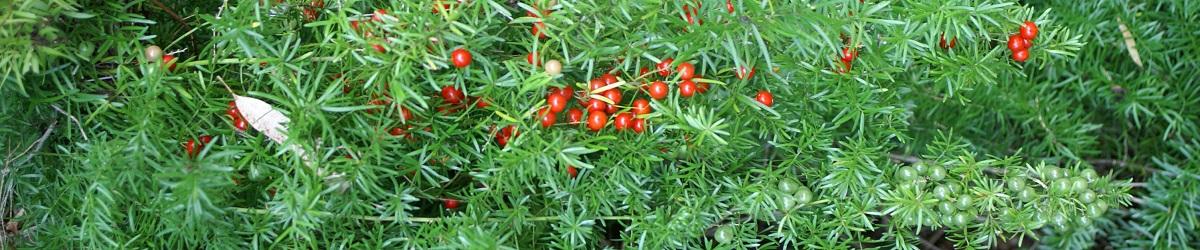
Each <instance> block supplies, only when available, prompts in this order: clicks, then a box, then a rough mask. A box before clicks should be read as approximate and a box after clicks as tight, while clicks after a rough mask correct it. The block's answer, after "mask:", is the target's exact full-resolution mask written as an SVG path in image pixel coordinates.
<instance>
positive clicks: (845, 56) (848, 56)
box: [842, 48, 858, 63]
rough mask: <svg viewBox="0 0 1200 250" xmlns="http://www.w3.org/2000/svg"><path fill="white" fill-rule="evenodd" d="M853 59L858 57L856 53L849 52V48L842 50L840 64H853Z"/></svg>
mask: <svg viewBox="0 0 1200 250" xmlns="http://www.w3.org/2000/svg"><path fill="white" fill-rule="evenodd" d="M855 57H858V51H853V50H850V48H842V62H844V63H849V62H853V61H854V58H855Z"/></svg>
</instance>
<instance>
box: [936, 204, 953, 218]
mask: <svg viewBox="0 0 1200 250" xmlns="http://www.w3.org/2000/svg"><path fill="white" fill-rule="evenodd" d="M938 211H940V212H942V214H944V215H947V216H949V215H952V214H954V212H955V211H958V208H955V207H954V203H950V201H942V202H939V203H938Z"/></svg>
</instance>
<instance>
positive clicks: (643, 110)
mask: <svg viewBox="0 0 1200 250" xmlns="http://www.w3.org/2000/svg"><path fill="white" fill-rule="evenodd" d="M633 113H635V114H639V115H644V114H649V113H650V101H647V100H646V99H642V98H638V99H637V100H633Z"/></svg>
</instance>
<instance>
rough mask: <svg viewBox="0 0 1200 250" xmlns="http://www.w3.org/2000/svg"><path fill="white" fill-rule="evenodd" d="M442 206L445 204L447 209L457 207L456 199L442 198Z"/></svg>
mask: <svg viewBox="0 0 1200 250" xmlns="http://www.w3.org/2000/svg"><path fill="white" fill-rule="evenodd" d="M442 206H445V207H446V209H449V210H453V209H456V208H458V200H455V199H444V200H442Z"/></svg>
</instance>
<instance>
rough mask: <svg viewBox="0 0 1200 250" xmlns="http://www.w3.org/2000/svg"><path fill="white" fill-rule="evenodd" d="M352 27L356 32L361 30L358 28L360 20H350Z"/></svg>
mask: <svg viewBox="0 0 1200 250" xmlns="http://www.w3.org/2000/svg"><path fill="white" fill-rule="evenodd" d="M350 29H353V30H354V32H358V31H359V29H358V20H350Z"/></svg>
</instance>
